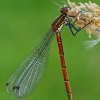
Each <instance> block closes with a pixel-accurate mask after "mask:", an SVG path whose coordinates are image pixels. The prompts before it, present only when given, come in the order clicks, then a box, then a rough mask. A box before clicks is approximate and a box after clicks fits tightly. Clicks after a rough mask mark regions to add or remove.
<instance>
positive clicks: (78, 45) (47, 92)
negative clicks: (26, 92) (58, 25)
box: [0, 0, 100, 100]
mask: <svg viewBox="0 0 100 100" xmlns="http://www.w3.org/2000/svg"><path fill="white" fill-rule="evenodd" d="M91 1H92V2H95V3H97V4H98V5H100V1H99V0H95V1H94V0H91ZM55 2H57V3H58V4H60V5H63V3H62V2H60V0H55ZM74 2H76V3H78V2H83V3H85V2H88V0H81V1H80V0H74ZM59 9H60V8H59V6H57V5H55V4H54V3H53V2H52V0H0V100H17V99H16V98H15V97H14V96H12V95H9V94H8V93H7V92H6V86H5V84H6V82H7V81H8V79H9V78H10V76H11V75H12V73H13V72H14V71H15V69H16V68H17V67H18V66H19V64H20V63H21V62H22V61H23V59H24V58H25V57H26V56H27V55H28V54H29V52H30V51H31V50H32V49H33V48H34V47H35V45H36V44H37V43H38V41H39V40H40V38H41V37H42V36H43V34H45V32H47V31H48V29H49V28H50V27H51V24H52V22H53V21H54V20H55V19H56V18H57V17H58V16H59V14H60V12H59ZM62 39H63V45H64V51H65V59H66V64H67V69H68V74H69V80H70V84H71V89H72V93H73V99H74V100H99V99H100V43H99V44H98V45H96V46H95V47H94V48H93V49H91V50H85V48H84V45H83V44H82V42H83V41H87V40H90V39H89V38H88V34H87V33H86V31H84V30H82V31H81V32H79V33H78V34H77V35H76V36H75V37H73V36H72V34H71V33H70V31H69V29H68V27H65V28H64V30H63V31H62ZM92 39H95V38H94V37H93V38H92ZM26 100H68V98H67V94H66V90H65V86H64V81H63V76H62V72H61V66H60V59H59V52H58V47H57V43H56V38H54V39H53V41H52V44H51V54H50V60H49V64H48V66H47V69H46V72H45V74H44V76H43V78H42V80H41V82H40V84H39V85H38V87H37V88H36V89H35V91H34V92H33V93H32V94H31V95H30V96H29V97H27V98H26Z"/></svg>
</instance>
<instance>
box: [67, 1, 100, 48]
mask: <svg viewBox="0 0 100 100" xmlns="http://www.w3.org/2000/svg"><path fill="white" fill-rule="evenodd" d="M68 5H69V6H70V12H69V13H68V15H70V16H75V17H72V20H73V21H75V20H77V21H76V22H75V24H76V25H77V26H79V27H83V26H86V25H87V24H88V23H89V24H88V25H87V26H86V27H85V28H84V29H85V30H86V31H87V33H88V34H89V38H91V35H92V34H94V35H96V36H97V38H98V39H97V40H95V41H91V42H89V41H88V42H87V44H88V45H90V46H89V48H91V47H93V46H94V45H96V44H97V43H98V42H99V41H100V7H99V6H98V5H97V4H96V3H92V2H90V1H89V3H84V4H83V3H79V4H78V5H76V4H75V3H74V2H70V1H69V0H68ZM78 13H79V14H78ZM77 14H78V15H77Z"/></svg>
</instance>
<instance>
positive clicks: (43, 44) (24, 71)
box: [6, 5, 89, 100]
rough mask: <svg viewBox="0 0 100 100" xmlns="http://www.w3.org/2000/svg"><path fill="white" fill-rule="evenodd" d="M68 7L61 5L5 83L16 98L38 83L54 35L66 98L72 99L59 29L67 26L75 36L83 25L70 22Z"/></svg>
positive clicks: (23, 95)
mask: <svg viewBox="0 0 100 100" xmlns="http://www.w3.org/2000/svg"><path fill="white" fill-rule="evenodd" d="M69 11H70V8H68V7H67V6H65V5H64V6H63V7H62V8H61V9H60V12H61V15H60V16H59V17H58V18H57V19H56V20H55V21H54V22H53V23H52V26H51V28H50V30H49V31H48V32H47V33H46V34H45V35H44V36H43V37H42V39H41V40H40V42H39V43H38V44H37V46H36V47H35V48H34V49H33V50H32V52H31V53H30V54H29V55H28V57H27V58H26V59H25V60H24V61H23V62H22V63H21V64H20V66H19V67H18V68H17V69H16V71H15V72H14V73H13V74H12V76H11V77H10V79H9V80H8V82H7V83H6V88H7V92H8V93H10V94H13V95H14V96H15V97H16V98H18V99H21V100H22V99H25V98H26V97H27V96H28V95H29V94H30V93H31V92H32V91H33V90H34V89H35V87H36V86H37V85H38V83H39V82H40V80H41V78H42V75H43V73H44V71H45V69H46V66H47V63H48V60H49V53H50V51H49V49H50V44H51V41H52V39H53V37H54V36H55V35H56V39H57V43H58V49H59V54H60V61H61V65H62V73H63V77H64V82H65V87H66V91H67V95H68V100H72V93H71V88H70V83H69V78H68V73H67V70H66V64H65V58H64V51H63V46H62V39H61V31H62V29H63V27H64V25H65V26H68V27H69V29H70V31H71V33H72V35H73V36H75V35H76V34H77V32H79V31H80V30H81V29H83V28H84V27H85V26H87V25H88V24H89V23H88V24H87V25H85V26H83V27H79V28H76V27H75V26H74V24H75V22H76V21H75V22H71V19H70V18H71V17H76V16H77V15H78V14H79V13H80V12H79V13H77V15H76V16H69V15H68V12H69ZM73 29H74V30H75V31H73Z"/></svg>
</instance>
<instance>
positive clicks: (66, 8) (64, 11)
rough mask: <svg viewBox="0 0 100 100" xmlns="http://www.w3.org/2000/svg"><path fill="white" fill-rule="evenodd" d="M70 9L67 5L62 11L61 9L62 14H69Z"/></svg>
mask: <svg viewBox="0 0 100 100" xmlns="http://www.w3.org/2000/svg"><path fill="white" fill-rule="evenodd" d="M68 11H69V9H68V7H67V6H66V5H64V6H63V7H62V8H61V9H60V12H61V13H68Z"/></svg>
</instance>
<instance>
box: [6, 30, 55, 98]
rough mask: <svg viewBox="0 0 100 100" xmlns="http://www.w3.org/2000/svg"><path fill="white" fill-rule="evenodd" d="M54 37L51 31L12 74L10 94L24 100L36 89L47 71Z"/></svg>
mask: <svg viewBox="0 0 100 100" xmlns="http://www.w3.org/2000/svg"><path fill="white" fill-rule="evenodd" d="M54 35H55V33H54V32H53V30H52V29H50V30H49V31H48V32H47V33H46V34H45V35H44V36H43V37H42V39H41V40H40V42H39V43H38V44H37V46H36V47H35V48H34V50H33V51H32V52H31V53H30V54H29V55H28V57H27V58H26V59H25V60H24V61H23V62H22V63H21V64H20V66H19V67H18V68H17V69H16V71H15V72H14V73H13V74H12V76H11V77H10V79H9V80H8V82H7V84H6V89H7V92H8V93H10V94H13V95H15V97H16V98H19V99H21V100H22V99H24V98H26V97H27V96H28V95H29V94H30V93H31V92H32V91H33V90H34V89H35V87H36V86H37V84H38V83H39V81H40V80H41V77H42V75H43V73H44V71H45V69H46V66H47V63H48V58H49V52H50V50H49V49H50V44H51V41H52V39H53V37H54Z"/></svg>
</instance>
